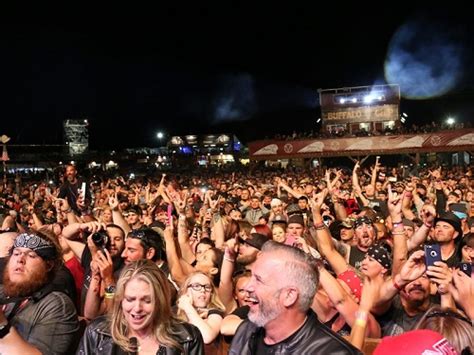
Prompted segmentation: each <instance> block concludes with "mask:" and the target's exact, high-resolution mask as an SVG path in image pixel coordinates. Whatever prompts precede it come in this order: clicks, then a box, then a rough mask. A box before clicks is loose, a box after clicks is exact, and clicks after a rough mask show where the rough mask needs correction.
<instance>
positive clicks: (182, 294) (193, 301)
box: [177, 271, 224, 354]
mask: <svg viewBox="0 0 474 355" xmlns="http://www.w3.org/2000/svg"><path fill="white" fill-rule="evenodd" d="M177 304H178V311H177V315H178V318H180V319H182V320H184V321H186V322H189V323H191V324H192V325H195V326H196V327H197V328H198V329H199V330H200V331H201V334H202V337H203V340H204V343H205V344H211V343H213V342H214V344H212V345H215V346H211V347H209V346H207V347H206V354H208V353H210V351H209V352H208V351H207V350H211V349H212V348H213V347H217V346H218V344H217V343H218V342H215V340H216V338H217V337H218V335H219V333H220V329H221V324H222V318H223V315H224V305H223V304H222V302H221V301H220V299H219V296H218V295H217V292H216V289H215V287H214V285H213V283H212V280H211V278H210V277H209V276H208V275H206V274H205V273H203V272H200V271H197V272H194V273H192V274H190V275H189V276H188V277H187V278H186V280H185V281H184V283H183V285H182V287H181V289H180V291H179V299H178V303H177Z"/></svg>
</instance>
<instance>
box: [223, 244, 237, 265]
mask: <svg viewBox="0 0 474 355" xmlns="http://www.w3.org/2000/svg"><path fill="white" fill-rule="evenodd" d="M224 259H226V260H227V261H230V262H232V263H233V262H234V261H235V253H234V251H233V250H231V249H230V248H229V247H226V248H225V250H224Z"/></svg>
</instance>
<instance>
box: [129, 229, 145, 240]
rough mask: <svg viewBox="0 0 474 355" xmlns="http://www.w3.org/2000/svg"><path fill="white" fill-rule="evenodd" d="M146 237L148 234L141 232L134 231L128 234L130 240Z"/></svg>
mask: <svg viewBox="0 0 474 355" xmlns="http://www.w3.org/2000/svg"><path fill="white" fill-rule="evenodd" d="M145 236H146V233H145V232H144V231H141V230H132V231H131V232H130V233H128V236H127V237H128V238H136V239H143V238H144V237H145Z"/></svg>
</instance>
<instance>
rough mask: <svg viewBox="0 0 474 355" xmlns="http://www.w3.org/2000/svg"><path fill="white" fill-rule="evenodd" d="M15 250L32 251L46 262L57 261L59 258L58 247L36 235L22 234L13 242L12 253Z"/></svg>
mask: <svg viewBox="0 0 474 355" xmlns="http://www.w3.org/2000/svg"><path fill="white" fill-rule="evenodd" d="M15 248H28V249H31V250H33V251H34V252H35V253H36V254H38V255H39V256H40V257H41V258H43V259H44V260H50V259H55V258H56V256H57V250H56V247H55V246H54V245H53V244H52V243H51V242H50V241H48V240H46V239H43V238H41V237H40V236H39V235H36V234H28V233H22V234H20V235H19V236H17V237H16V238H15V241H14V242H13V247H12V251H13V249H15Z"/></svg>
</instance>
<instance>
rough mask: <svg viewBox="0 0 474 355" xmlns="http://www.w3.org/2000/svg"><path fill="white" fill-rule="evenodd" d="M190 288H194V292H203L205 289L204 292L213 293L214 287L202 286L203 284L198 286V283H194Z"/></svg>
mask: <svg viewBox="0 0 474 355" xmlns="http://www.w3.org/2000/svg"><path fill="white" fill-rule="evenodd" d="M188 288H192V289H193V290H194V291H198V292H199V291H202V289H204V291H206V292H212V286H211V285H201V284H198V283H192V284H190V285H188Z"/></svg>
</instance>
